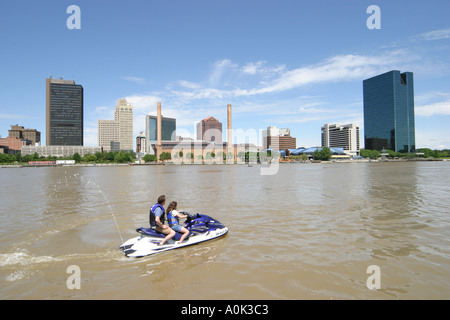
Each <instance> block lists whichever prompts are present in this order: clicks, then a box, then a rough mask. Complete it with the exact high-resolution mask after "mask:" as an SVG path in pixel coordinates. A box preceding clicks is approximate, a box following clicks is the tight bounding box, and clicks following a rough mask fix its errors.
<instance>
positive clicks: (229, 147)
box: [227, 104, 233, 153]
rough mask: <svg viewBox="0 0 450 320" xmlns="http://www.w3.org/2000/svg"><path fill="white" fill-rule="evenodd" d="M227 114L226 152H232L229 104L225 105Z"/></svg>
mask: <svg viewBox="0 0 450 320" xmlns="http://www.w3.org/2000/svg"><path fill="white" fill-rule="evenodd" d="M227 109H228V110H227V114H228V130H227V135H228V138H227V153H228V152H233V139H232V137H231V104H229V105H228V106H227Z"/></svg>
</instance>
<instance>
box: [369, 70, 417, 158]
mask: <svg viewBox="0 0 450 320" xmlns="http://www.w3.org/2000/svg"><path fill="white" fill-rule="evenodd" d="M363 90H364V141H365V148H366V149H369V150H379V151H381V150H382V149H383V148H385V149H389V150H393V151H396V152H408V153H409V152H413V151H414V150H415V148H416V146H415V145H416V138H415V129H414V80H413V73H412V72H404V73H400V71H396V70H393V71H390V72H387V73H384V74H381V75H378V76H375V77H373V78H370V79H367V80H364V81H363Z"/></svg>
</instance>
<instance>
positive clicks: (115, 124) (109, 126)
mask: <svg viewBox="0 0 450 320" xmlns="http://www.w3.org/2000/svg"><path fill="white" fill-rule="evenodd" d="M133 142H134V138H133V106H132V105H130V104H128V102H127V100H126V99H119V100H118V101H117V105H116V107H115V108H114V120H98V146H99V147H100V148H102V150H103V151H119V150H123V151H131V150H133V149H134V148H133Z"/></svg>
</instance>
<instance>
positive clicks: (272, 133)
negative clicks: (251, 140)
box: [262, 126, 297, 150]
mask: <svg viewBox="0 0 450 320" xmlns="http://www.w3.org/2000/svg"><path fill="white" fill-rule="evenodd" d="M262 141H263V150H267V149H272V150H286V149H295V148H297V139H296V138H294V137H292V136H291V130H290V129H288V128H277V127H275V126H269V127H267V130H263V131H262Z"/></svg>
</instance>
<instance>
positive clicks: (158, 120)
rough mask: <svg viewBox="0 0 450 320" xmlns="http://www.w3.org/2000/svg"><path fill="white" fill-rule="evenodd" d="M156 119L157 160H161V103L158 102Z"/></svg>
mask: <svg viewBox="0 0 450 320" xmlns="http://www.w3.org/2000/svg"><path fill="white" fill-rule="evenodd" d="M157 112H158V113H157V118H156V140H157V141H156V158H157V159H159V156H160V154H161V153H162V150H161V148H162V146H161V126H162V121H161V102H158V111H157Z"/></svg>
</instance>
